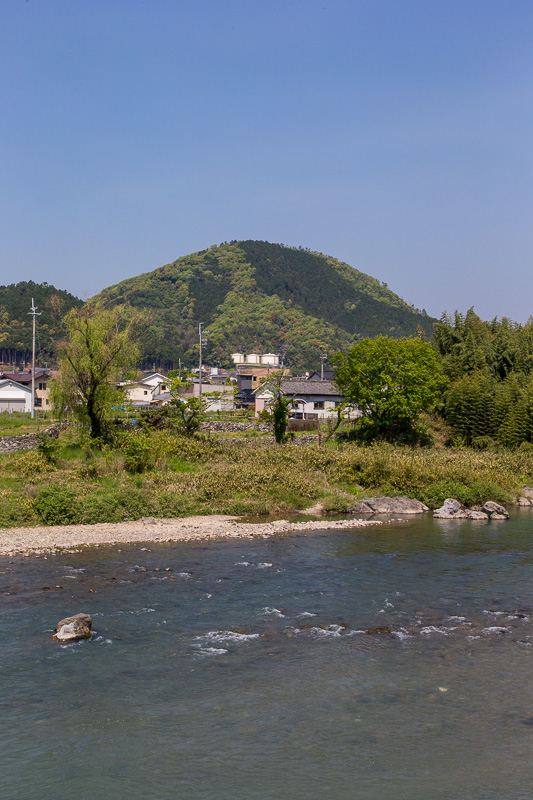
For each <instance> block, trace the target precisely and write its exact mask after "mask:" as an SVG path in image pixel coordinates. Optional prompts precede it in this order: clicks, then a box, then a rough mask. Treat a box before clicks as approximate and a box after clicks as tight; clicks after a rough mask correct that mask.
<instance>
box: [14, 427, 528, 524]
mask: <svg viewBox="0 0 533 800" xmlns="http://www.w3.org/2000/svg"><path fill="white" fill-rule="evenodd" d="M134 435H135V436H138V437H139V439H138V442H137V443H136V448H137V450H136V451H135V452H138V453H140V454H141V455H142V458H140V459H139V461H138V462H136V464H135V465H134V466H135V469H132V465H131V459H132V452H133V451H132V442H131V434H128V436H127V437H124V440H123V441H122V440H121V439H120V437H118V439H117V440H116V441H115V443H114V445H113V447H110V446H106V447H104V448H103V449H101V450H98V449H97V448H95V447H94V446H91V445H88V444H87V443H85V442H83V441H82V440H79V439H77V438H76V437H77V434H76V433H75V432H74V433H73V432H68V431H67V432H65V433H64V434H62V436H61V438H60V442H59V446H58V448H57V451H56V453H55V457H54V461H53V462H50V461H48V460H47V459H46V458H45V456H44V455H43V454H41V453H37V452H34V451H33V452H31V451H28V452H24V453H14V454H10V455H5V456H0V526H3V527H6V526H12V525H36V524H42V523H43V522H46V523H50V522H51V520H55V522H56V523H57V522H62V521H63V522H67V521H69V522H73V521H74V522H116V521H120V520H126V519H138V518H139V517H140V516H152V515H155V516H183V515H188V514H200V513H202V514H209V513H234V514H237V513H243V514H244V513H268V512H286V511H289V510H292V509H302V508H305V507H307V506H309V505H312V504H314V503H315V502H316V501H317V500H320V501H321V502H323V503H324V505H325V508H326V509H328V510H331V511H344V510H347V509H348V508H349V507H350V505H351V504H352V503H353V500H354V499H355V498H357V497H360V496H363V495H365V494H366V495H367V496H368V495H383V494H387V495H408V496H411V497H416V498H418V499H420V500H422V501H424V502H426V503H427V504H428V505H429V506H432V507H435V506H438V505H440V504H441V503H442V501H443V500H444V499H445V498H446V497H456V498H457V499H458V500H460V501H461V502H464V503H467V504H475V503H482V502H484V501H485V500H488V499H492V500H496V501H500V502H509V501H512V500H513V499H515V498H516V497H518V496H519V494H520V492H521V489H522V488H523V486H524V485H533V452H532V451H531V450H522V449H520V450H515V451H512V450H500V451H472V450H466V449H465V450H461V449H456V450H454V449H415V448H405V447H404V448H402V447H396V446H393V445H388V444H374V445H372V446H366V447H363V446H359V445H356V444H353V443H334V442H330V443H328V445H327V446H324V447H322V448H319V447H318V446H315V445H312V446H308V447H302V446H297V445H295V444H288V445H284V446H279V445H274V444H271V443H266V442H264V441H262V440H260V439H259V440H254V441H253V442H245V441H239V440H235V439H234V440H226V441H223V440H220V439H214V438H209V437H207V436H195V437H184V436H179V435H176V434H174V433H172V432H170V431H168V430H166V431H165V430H163V431H154V432H152V433H143V432H138V433H136V434H134Z"/></svg>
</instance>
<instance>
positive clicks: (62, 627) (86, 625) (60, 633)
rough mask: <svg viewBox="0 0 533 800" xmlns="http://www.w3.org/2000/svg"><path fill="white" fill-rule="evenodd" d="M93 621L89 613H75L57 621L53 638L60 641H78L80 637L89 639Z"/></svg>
mask: <svg viewBox="0 0 533 800" xmlns="http://www.w3.org/2000/svg"><path fill="white" fill-rule="evenodd" d="M92 624H93V621H92V619H91V617H90V616H89V615H88V614H75V615H74V616H73V617H65V619H62V620H60V622H58V623H57V625H56V627H55V631H54V635H53V638H54V639H57V640H58V641H59V642H77V641H78V640H79V639H89V638H90V636H91V625H92Z"/></svg>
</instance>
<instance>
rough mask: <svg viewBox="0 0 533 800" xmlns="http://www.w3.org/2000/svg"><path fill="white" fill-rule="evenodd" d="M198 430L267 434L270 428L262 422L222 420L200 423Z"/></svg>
mask: <svg viewBox="0 0 533 800" xmlns="http://www.w3.org/2000/svg"><path fill="white" fill-rule="evenodd" d="M200 430H202V431H211V432H212V433H242V432H243V431H260V432H261V433H269V432H270V431H271V430H272V427H271V426H270V425H267V424H266V423H264V422H259V423H258V422H232V421H229V422H224V421H222V420H220V421H219V420H211V421H210V422H202V424H201V425H200Z"/></svg>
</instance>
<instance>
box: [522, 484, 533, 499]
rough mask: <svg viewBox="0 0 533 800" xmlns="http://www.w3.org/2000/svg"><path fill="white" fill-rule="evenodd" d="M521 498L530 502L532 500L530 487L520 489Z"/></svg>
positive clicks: (532, 491)
mask: <svg viewBox="0 0 533 800" xmlns="http://www.w3.org/2000/svg"><path fill="white" fill-rule="evenodd" d="M522 497H528V498H529V499H530V500H533V489H532V488H531V486H524V488H523V489H522Z"/></svg>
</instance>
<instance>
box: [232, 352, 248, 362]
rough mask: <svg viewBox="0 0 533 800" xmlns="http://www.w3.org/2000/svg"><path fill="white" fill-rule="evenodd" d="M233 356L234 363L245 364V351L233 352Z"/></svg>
mask: <svg viewBox="0 0 533 800" xmlns="http://www.w3.org/2000/svg"><path fill="white" fill-rule="evenodd" d="M231 358H232V360H233V363H234V364H244V363H245V358H244V354H243V353H232V354H231Z"/></svg>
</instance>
